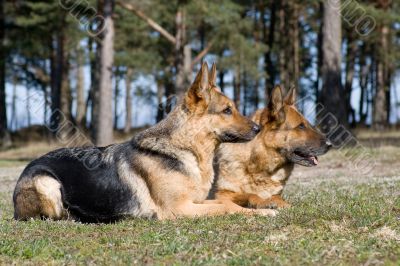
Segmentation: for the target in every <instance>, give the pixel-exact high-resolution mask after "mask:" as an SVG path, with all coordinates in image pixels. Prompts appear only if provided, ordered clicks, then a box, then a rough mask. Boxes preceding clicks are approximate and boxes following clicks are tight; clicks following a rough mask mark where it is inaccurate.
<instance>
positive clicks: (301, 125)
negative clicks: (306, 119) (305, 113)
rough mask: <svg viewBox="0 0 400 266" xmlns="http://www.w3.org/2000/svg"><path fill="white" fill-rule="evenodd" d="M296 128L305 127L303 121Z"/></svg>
mask: <svg viewBox="0 0 400 266" xmlns="http://www.w3.org/2000/svg"><path fill="white" fill-rule="evenodd" d="M297 128H298V129H306V125H304V123H301V124H300V125H298V126H297Z"/></svg>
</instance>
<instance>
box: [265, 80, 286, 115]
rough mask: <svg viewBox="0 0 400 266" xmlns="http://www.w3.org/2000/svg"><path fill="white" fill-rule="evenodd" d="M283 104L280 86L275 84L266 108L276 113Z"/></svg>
mask: <svg viewBox="0 0 400 266" xmlns="http://www.w3.org/2000/svg"><path fill="white" fill-rule="evenodd" d="M282 106H283V95H282V88H281V86H279V85H276V86H275V88H274V89H273V90H272V93H271V98H270V100H269V103H268V108H269V109H270V110H271V111H272V112H273V113H277V112H278V111H279V110H280V109H281V108H282Z"/></svg>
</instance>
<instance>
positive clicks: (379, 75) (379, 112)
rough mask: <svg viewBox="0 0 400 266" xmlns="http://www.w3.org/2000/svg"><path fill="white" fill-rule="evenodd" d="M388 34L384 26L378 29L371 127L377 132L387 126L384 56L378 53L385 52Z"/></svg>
mask: <svg viewBox="0 0 400 266" xmlns="http://www.w3.org/2000/svg"><path fill="white" fill-rule="evenodd" d="M388 32H389V29H388V27H387V26H386V25H382V26H381V28H380V40H379V47H380V49H379V51H377V53H378V55H377V58H376V61H377V63H376V66H377V70H376V82H377V88H376V94H375V97H374V110H373V121H372V125H373V127H374V128H375V129H377V130H380V129H383V128H385V127H386V126H387V117H388V113H387V105H388V104H390V103H388V102H387V98H386V91H387V90H388V89H389V88H387V87H386V82H385V67H386V62H385V61H386V60H385V58H384V57H385V56H382V54H381V53H380V51H384V53H386V52H387V48H388V43H387V37H388Z"/></svg>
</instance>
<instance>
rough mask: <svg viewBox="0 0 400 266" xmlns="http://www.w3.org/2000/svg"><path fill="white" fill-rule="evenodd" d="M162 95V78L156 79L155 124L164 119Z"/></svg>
mask: <svg viewBox="0 0 400 266" xmlns="http://www.w3.org/2000/svg"><path fill="white" fill-rule="evenodd" d="M163 95H164V87H163V84H162V78H161V77H157V116H156V121H157V123H158V122H160V121H161V120H162V119H163V118H164V105H163Z"/></svg>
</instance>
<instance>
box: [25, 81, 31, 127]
mask: <svg viewBox="0 0 400 266" xmlns="http://www.w3.org/2000/svg"><path fill="white" fill-rule="evenodd" d="M25 97H26V100H25V110H26V127H30V126H31V125H32V123H31V121H32V120H31V96H30V88H29V84H28V83H27V84H26V95H25Z"/></svg>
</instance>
